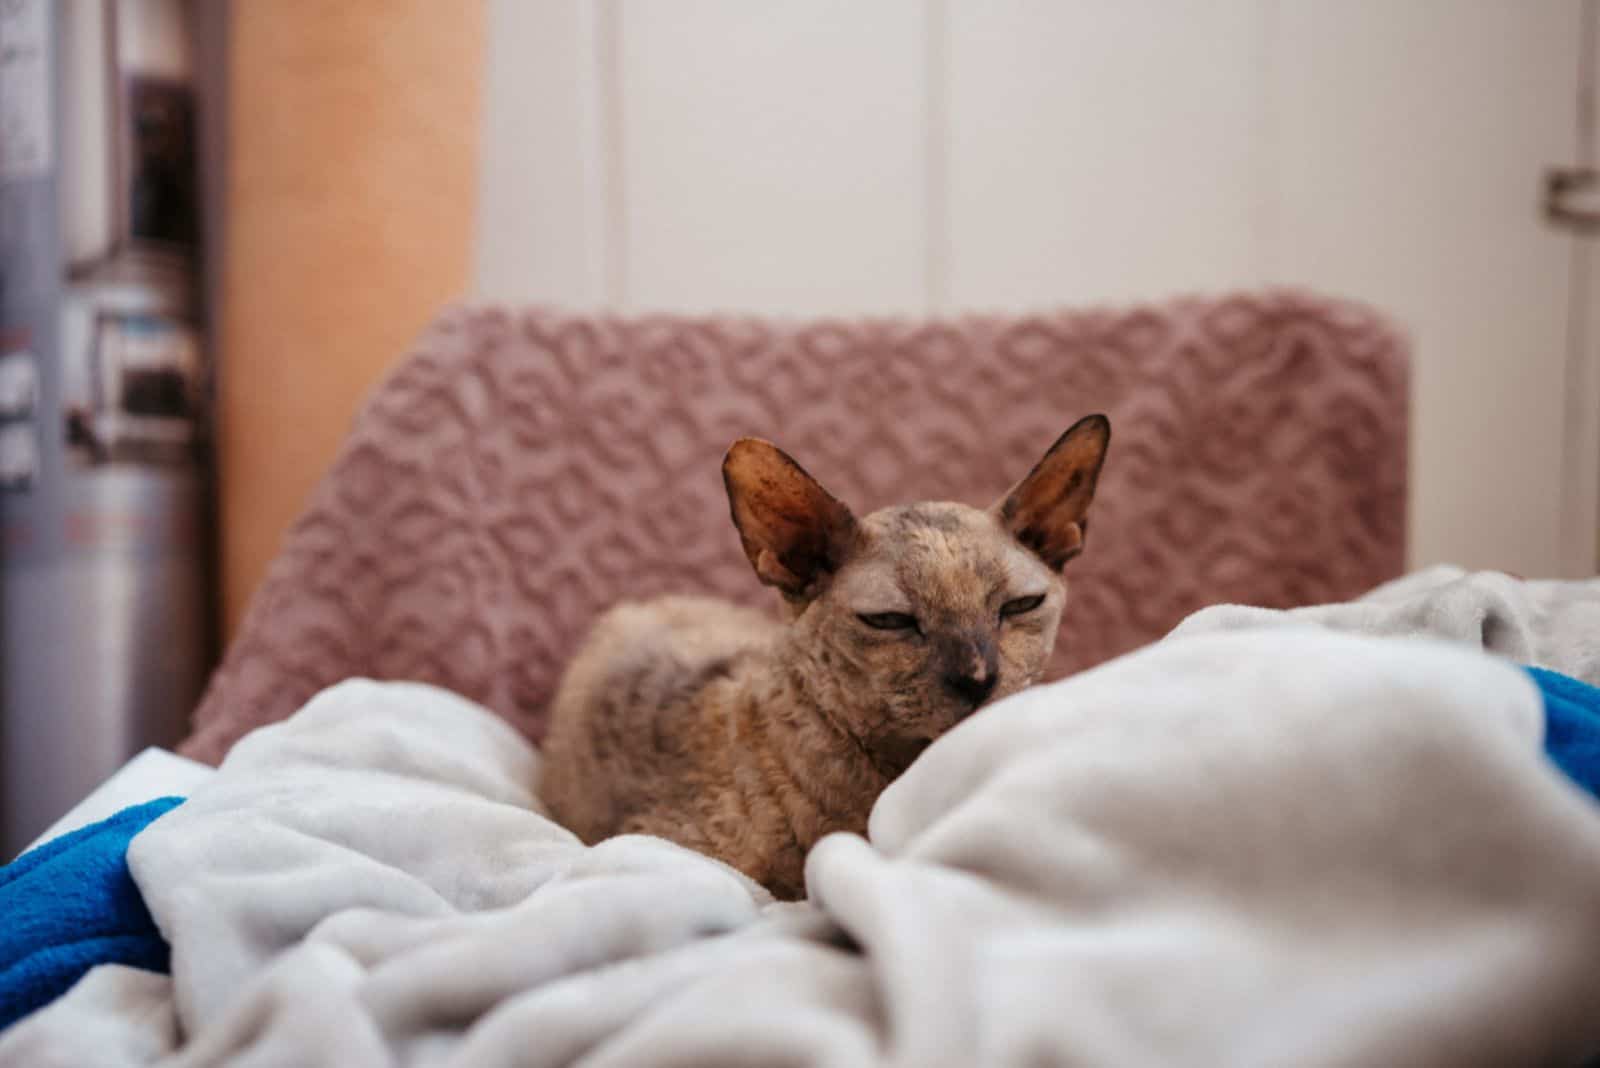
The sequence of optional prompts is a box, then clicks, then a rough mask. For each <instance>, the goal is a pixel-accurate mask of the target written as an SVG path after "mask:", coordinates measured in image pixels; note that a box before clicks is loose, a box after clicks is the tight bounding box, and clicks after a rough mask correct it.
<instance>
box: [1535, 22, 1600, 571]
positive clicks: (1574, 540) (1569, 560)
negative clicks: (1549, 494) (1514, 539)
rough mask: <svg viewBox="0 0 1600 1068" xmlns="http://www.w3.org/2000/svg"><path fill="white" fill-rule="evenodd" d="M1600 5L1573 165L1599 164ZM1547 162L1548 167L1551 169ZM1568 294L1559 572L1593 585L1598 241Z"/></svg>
mask: <svg viewBox="0 0 1600 1068" xmlns="http://www.w3.org/2000/svg"><path fill="white" fill-rule="evenodd" d="M1597 34H1600V0H1581V3H1580V4H1579V26H1578V79H1577V107H1576V117H1577V126H1576V129H1575V130H1574V136H1573V160H1572V162H1573V163H1575V164H1576V165H1578V166H1579V167H1593V166H1595V163H1596V151H1595V136H1596V132H1597V131H1596V128H1595V116H1596V106H1595V105H1596V98H1595V93H1596V89H1597V86H1596V70H1595V66H1596V57H1595V51H1596V47H1597V46H1600V41H1597V39H1596V35H1597ZM1547 162H1548V161H1547ZM1570 240H1571V242H1572V259H1571V267H1570V272H1569V276H1568V277H1569V282H1568V292H1567V358H1566V366H1565V368H1564V369H1563V370H1564V375H1565V380H1564V387H1565V388H1564V390H1563V400H1564V405H1563V408H1564V410H1563V412H1562V427H1561V490H1562V492H1561V546H1560V553H1561V556H1560V559H1561V569H1562V572H1563V573H1564V575H1565V576H1566V577H1569V578H1580V577H1588V576H1590V575H1593V574H1595V573H1596V570H1597V565H1600V373H1597V368H1596V362H1597V361H1596V353H1595V345H1596V342H1597V340H1600V337H1597V335H1596V331H1595V330H1594V329H1593V327H1594V325H1595V322H1596V320H1597V311H1596V309H1595V306H1594V305H1595V297H1596V293H1595V276H1594V239H1593V238H1591V237H1587V236H1585V235H1575V236H1573V237H1572V238H1570Z"/></svg>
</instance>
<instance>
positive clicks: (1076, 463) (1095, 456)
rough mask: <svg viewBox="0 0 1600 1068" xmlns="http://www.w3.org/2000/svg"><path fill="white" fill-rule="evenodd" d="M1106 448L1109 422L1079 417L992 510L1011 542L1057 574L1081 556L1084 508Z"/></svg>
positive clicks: (1086, 524) (1086, 511) (1099, 417)
mask: <svg viewBox="0 0 1600 1068" xmlns="http://www.w3.org/2000/svg"><path fill="white" fill-rule="evenodd" d="M1110 443H1111V420H1109V419H1107V418H1106V417H1105V416H1103V415H1087V416H1084V417H1083V418H1082V419H1079V420H1078V421H1077V422H1076V423H1073V424H1072V428H1071V429H1070V430H1068V431H1067V432H1066V433H1065V434H1062V435H1061V436H1060V437H1059V438H1057V439H1056V443H1055V444H1054V445H1052V446H1050V451H1049V452H1047V453H1045V454H1044V459H1042V460H1040V461H1039V462H1038V463H1037V464H1036V465H1034V468H1033V470H1032V471H1029V472H1028V477H1027V478H1024V479H1023V480H1022V481H1021V482H1018V483H1017V484H1016V486H1014V487H1013V488H1012V490H1011V492H1010V493H1008V494H1006V495H1005V497H1003V498H1002V499H1001V500H1000V502H999V503H998V504H996V505H995V506H994V508H993V509H992V511H993V512H994V515H995V516H996V518H998V519H999V520H1000V523H1001V525H1002V526H1004V527H1005V528H1006V529H1007V530H1008V531H1010V532H1011V535H1012V537H1014V538H1016V539H1017V540H1018V541H1020V542H1021V543H1022V544H1023V545H1026V546H1027V547H1028V548H1029V549H1032V550H1033V552H1034V553H1035V554H1036V555H1037V556H1038V557H1039V559H1041V560H1043V561H1044V562H1045V563H1046V564H1048V565H1050V566H1051V567H1052V568H1054V569H1056V570H1058V571H1059V570H1060V569H1061V567H1062V566H1063V565H1064V564H1066V562H1067V561H1068V560H1071V559H1072V558H1073V557H1074V556H1077V555H1078V554H1079V553H1080V552H1082V551H1083V540H1084V537H1085V536H1086V535H1087V534H1088V531H1089V503H1090V502H1091V501H1093V500H1094V487H1095V483H1096V482H1097V481H1098V480H1099V478H1100V467H1101V465H1102V464H1104V463H1105V460H1106V446H1108V445H1109V444H1110Z"/></svg>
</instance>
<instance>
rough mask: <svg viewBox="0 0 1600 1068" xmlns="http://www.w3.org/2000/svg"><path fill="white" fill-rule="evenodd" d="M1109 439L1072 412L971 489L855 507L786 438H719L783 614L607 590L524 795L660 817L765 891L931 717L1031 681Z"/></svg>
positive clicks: (597, 820)
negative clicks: (954, 496)
mask: <svg viewBox="0 0 1600 1068" xmlns="http://www.w3.org/2000/svg"><path fill="white" fill-rule="evenodd" d="M1108 438H1109V424H1107V423H1106V422H1105V420H1104V419H1103V418H1102V417H1091V418H1090V419H1086V420H1082V421H1080V422H1079V423H1078V424H1077V425H1076V426H1075V427H1074V428H1073V429H1072V430H1070V431H1068V432H1067V434H1064V435H1063V436H1062V438H1061V439H1060V440H1059V441H1058V442H1057V443H1056V446H1054V447H1053V448H1052V449H1051V451H1050V453H1048V454H1047V455H1046V457H1045V459H1044V460H1043V461H1041V462H1040V464H1039V466H1038V467H1036V468H1035V469H1034V471H1033V472H1032V473H1031V474H1030V475H1029V476H1028V478H1027V479H1024V480H1023V482H1022V483H1020V484H1019V485H1018V487H1017V488H1016V489H1014V490H1013V491H1012V493H1011V494H1009V495H1008V496H1007V497H1006V498H1005V499H1004V500H1002V501H1001V502H1000V503H999V504H997V505H996V506H995V507H994V508H991V509H989V510H980V509H976V508H970V507H968V506H966V505H960V504H948V503H923V504H916V505H909V506H903V507H897V508H887V509H883V510H881V511H878V512H874V513H872V514H871V515H868V516H866V517H864V518H862V519H859V520H858V519H856V518H855V517H854V516H853V515H851V514H850V512H849V510H848V509H847V508H845V507H844V506H843V505H842V504H840V503H839V502H838V501H836V500H834V499H833V498H832V497H831V496H830V495H828V494H827V493H826V491H825V490H823V489H822V488H821V486H820V485H818V484H817V483H816V482H815V481H814V480H812V479H811V478H810V476H809V475H806V474H805V472H804V471H803V470H802V469H801V468H800V467H799V466H798V465H797V464H795V463H794V462H793V461H792V460H790V459H789V458H788V457H787V456H785V455H784V454H782V453H781V452H779V451H778V450H777V449H775V448H773V447H772V446H770V445H767V444H766V443H764V442H755V441H750V440H745V441H741V442H739V443H737V444H735V446H734V448H733V449H732V450H730V452H729V455H728V459H727V461H726V462H725V463H724V477H725V479H726V481H727V484H728V492H729V497H730V499H731V501H732V504H733V515H734V522H735V525H736V526H737V527H738V529H739V532H740V536H741V540H742V541H743V543H744V546H745V550H746V553H747V555H749V557H750V560H751V563H752V565H753V566H754V568H755V570H756V573H757V575H758V576H759V577H760V578H761V579H762V580H763V581H764V582H766V583H768V584H769V585H773V586H776V587H777V588H778V589H779V590H780V592H782V593H783V594H784V598H785V601H786V603H787V605H788V609H789V615H790V620H789V622H788V623H787V624H785V623H780V622H778V621H777V620H774V619H770V618H768V617H766V616H764V615H761V614H759V613H756V612H753V611H751V610H749V609H744V608H740V607H737V606H734V605H731V604H727V603H724V602H721V601H716V600H711V599H707V598H692V597H669V598H662V599H659V600H656V601H652V602H647V603H630V604H622V605H619V606H617V607H616V608H614V609H612V610H611V611H610V612H608V613H607V614H606V615H604V616H603V617H602V618H601V619H600V621H599V622H598V623H597V624H596V626H595V628H594V630H593V632H592V633H591V634H590V636H589V638H588V640H587V641H586V642H585V644H584V646H583V648H582V649H581V650H580V651H579V652H578V655H577V656H576V657H575V658H574V660H573V661H572V663H571V664H570V665H569V666H568V669H567V672H566V674H565V676H564V677H563V680H562V683H561V686H560V688H559V690H558V692H557V694H556V698H555V702H554V704H553V706H552V714H551V726H550V732H549V734H548V736H547V738H546V740H545V745H544V771H543V778H542V781H541V784H540V795H541V797H542V799H543V800H544V802H545V804H546V805H547V806H548V807H549V809H550V810H551V813H552V815H554V816H555V817H556V818H557V819H558V820H559V821H560V822H562V823H563V824H564V825H566V826H567V827H569V828H570V829H571V830H573V831H574V832H575V833H576V834H577V835H578V836H579V837H580V838H582V839H584V840H585V841H588V842H594V841H598V840H600V839H602V838H606V837H609V836H611V835H615V834H626V833H644V834H654V835H659V836H661V837H664V838H668V839H671V840H673V841H676V842H678V843H680V844H682V845H685V846H688V847H690V848H694V849H697V850H700V851H702V852H705V853H708V854H710V855H713V856H716V857H719V858H721V859H723V860H725V861H727V862H728V863H729V864H732V865H733V866H734V867H736V868H738V869H740V870H741V871H743V872H745V873H746V874H748V875H750V876H751V877H752V878H754V879H756V880H757V881H759V882H761V883H763V884H764V885H766V886H767V887H768V888H769V889H770V890H772V892H773V893H774V894H775V895H777V896H778V897H781V898H795V897H799V896H801V895H802V893H803V891H804V878H803V867H804V860H805V854H806V851H807V850H808V849H810V847H811V845H812V844H813V843H814V842H816V840H817V839H819V838H821V837H822V836H823V835H824V834H827V833H829V832H831V831H836V830H847V831H856V832H864V831H865V830H866V822H867V815H868V812H869V811H870V810H871V807H872V803H873V802H874V801H875V800H876V799H877V796H878V794H879V793H881V792H882V790H883V788H884V787H885V786H887V785H888V784H889V783H890V782H891V781H893V779H894V778H895V776H897V775H898V774H899V773H900V772H901V771H903V770H904V769H905V767H906V766H907V765H908V764H909V763H910V762H911V760H912V759H914V757H915V756H916V754H917V753H919V752H920V751H921V750H922V749H923V748H924V747H926V746H927V745H928V744H929V743H930V742H932V741H933V739H934V738H936V737H937V736H938V735H939V734H941V733H943V732H944V731H945V730H947V729H949V728H950V727H951V726H953V725H954V724H955V723H957V722H959V721H960V720H961V719H963V718H965V717H966V716H967V715H969V714H971V713H972V712H973V711H975V710H976V709H977V708H978V707H980V706H982V705H983V704H985V703H987V702H989V701H990V700H992V699H994V698H997V697H1001V696H1004V695H1006V694H1009V693H1013V692H1015V691H1017V690H1019V689H1021V688H1023V687H1024V686H1027V685H1028V684H1030V683H1032V682H1034V681H1036V680H1037V678H1038V676H1039V674H1040V673H1041V672H1042V671H1043V670H1044V667H1045V664H1046V663H1047V661H1048V659H1049V656H1050V652H1051V649H1052V648H1053V645H1054V642H1055V635H1056V629H1057V626H1058V624H1059V621H1060V615H1061V609H1062V606H1063V604H1064V602H1065V599H1066V589H1065V584H1064V583H1063V582H1062V581H1061V578H1060V576H1059V569H1060V567H1061V565H1062V564H1064V563H1065V562H1066V560H1067V559H1070V558H1071V557H1072V556H1073V555H1076V553H1077V551H1078V550H1079V549H1080V548H1081V546H1082V543H1083V536H1084V532H1085V530H1086V526H1087V521H1086V515H1085V513H1086V511H1087V508H1088V504H1089V501H1090V500H1091V499H1092V497H1093V492H1094V484H1095V479H1096V477H1097V476H1098V473H1099V469H1100V464H1101V461H1102V459H1103V456H1104V451H1105V446H1106V443H1107V441H1108Z"/></svg>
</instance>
